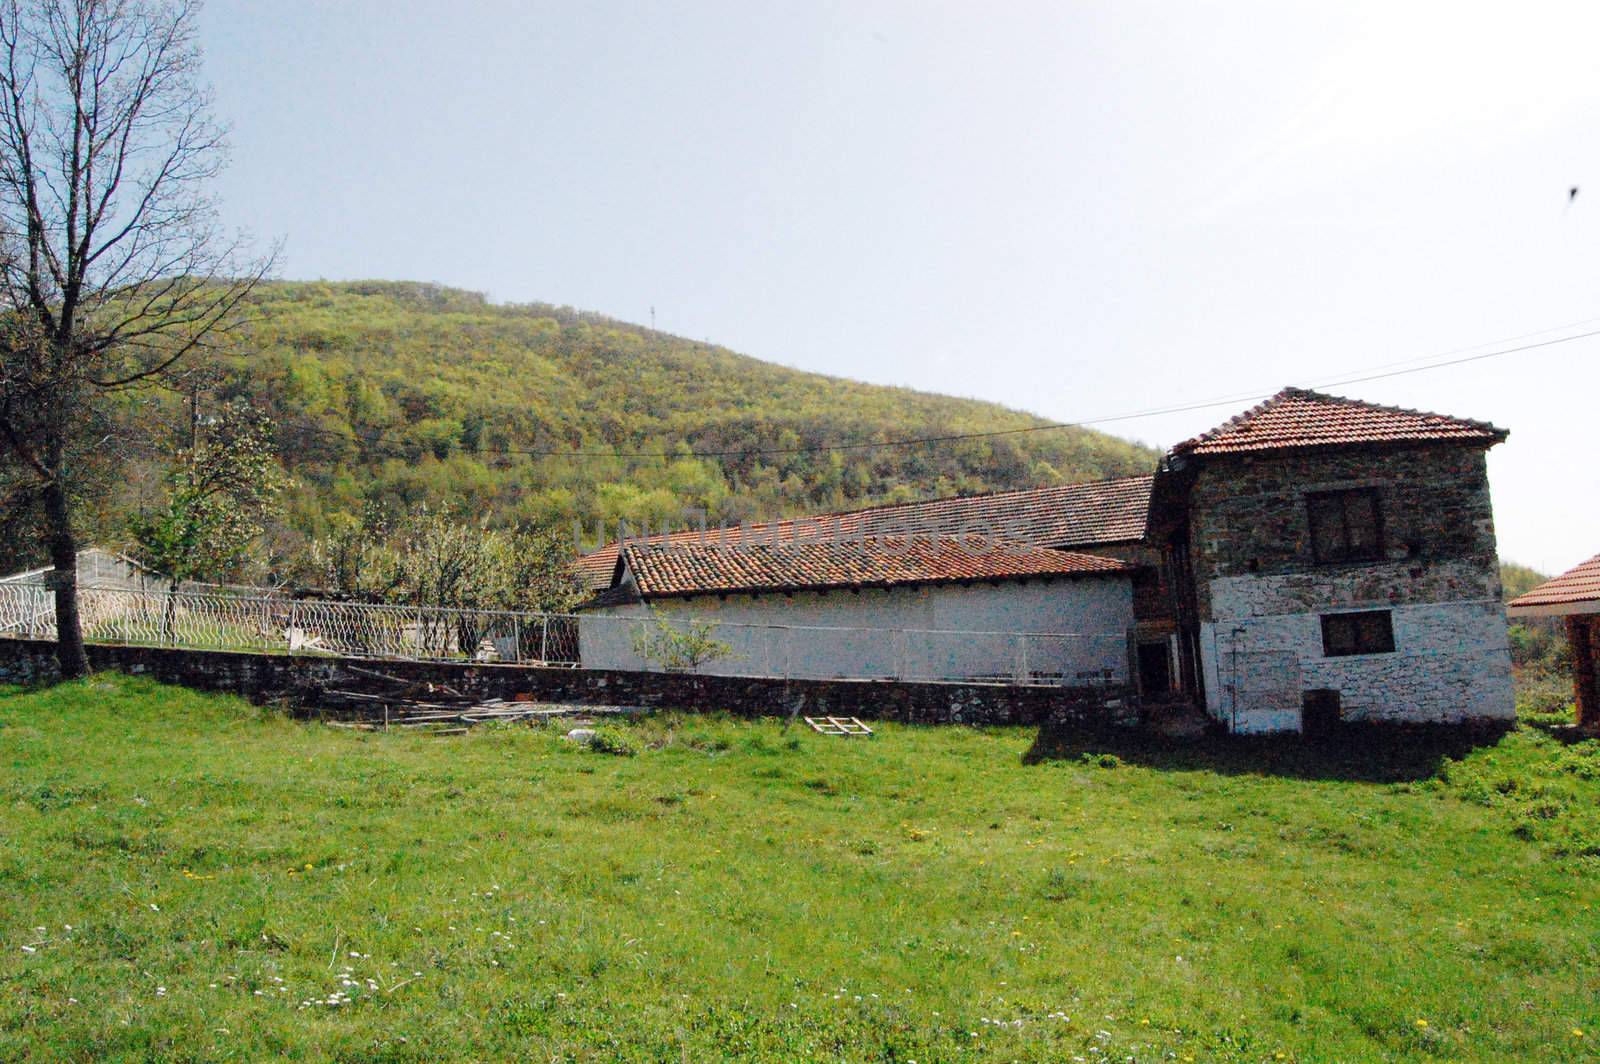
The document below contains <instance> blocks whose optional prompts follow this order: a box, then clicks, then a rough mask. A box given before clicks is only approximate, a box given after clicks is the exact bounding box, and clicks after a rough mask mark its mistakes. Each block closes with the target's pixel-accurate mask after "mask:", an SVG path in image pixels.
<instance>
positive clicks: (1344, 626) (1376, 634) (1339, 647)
mask: <svg viewBox="0 0 1600 1064" xmlns="http://www.w3.org/2000/svg"><path fill="white" fill-rule="evenodd" d="M1322 652H1323V653H1324V654H1326V655H1327V656H1328V657H1330V658H1337V657H1343V656H1345V655H1348V654H1392V653H1394V620H1393V615H1392V614H1391V613H1390V612H1389V611H1388V610H1364V611H1362V612H1361V613H1329V614H1325V615H1324V616H1323V618H1322Z"/></svg>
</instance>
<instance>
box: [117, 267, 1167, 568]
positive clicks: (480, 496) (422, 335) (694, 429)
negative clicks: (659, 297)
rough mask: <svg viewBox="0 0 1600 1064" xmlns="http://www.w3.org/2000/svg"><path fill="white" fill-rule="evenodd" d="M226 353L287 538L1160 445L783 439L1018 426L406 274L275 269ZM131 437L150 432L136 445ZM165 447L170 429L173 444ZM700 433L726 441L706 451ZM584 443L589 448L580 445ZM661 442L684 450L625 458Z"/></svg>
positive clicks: (942, 479)
mask: <svg viewBox="0 0 1600 1064" xmlns="http://www.w3.org/2000/svg"><path fill="white" fill-rule="evenodd" d="M250 317H251V318H252V319H253V321H252V323H251V325H250V326H249V328H248V330H247V331H246V332H245V333H243V334H241V335H240V337H239V338H238V339H237V340H236V341H235V343H234V345H233V347H232V348H231V349H230V350H228V351H227V352H225V353H223V354H222V355H220V356H218V357H219V362H218V366H219V369H220V371H221V375H220V379H217V380H213V381H211V382H209V383H208V384H207V385H206V386H205V388H204V391H203V395H202V399H201V407H202V410H201V414H202V417H203V416H204V413H205V409H204V408H205V407H206V406H207V405H208V404H221V403H222V402H224V401H227V400H237V399H240V398H247V399H249V400H250V402H251V404H252V405H254V406H256V407H258V408H262V409H265V410H267V411H268V412H270V414H271V416H272V417H273V419H274V420H275V421H276V424H277V429H276V437H277V443H278V449H279V452H280V455H281V461H282V463H283V465H284V467H285V469H286V471H287V472H288V473H289V474H290V476H291V477H292V478H293V482H294V485H293V487H292V488H291V489H290V490H289V492H288V494H287V496H286V498H287V506H286V513H285V516H284V519H283V521H282V522H281V523H280V524H278V525H277V526H276V527H275V528H274V529H273V532H272V535H271V537H270V540H271V550H272V552H273V553H274V554H276V555H278V556H279V557H280V558H284V557H289V556H292V555H293V554H294V553H295V552H296V551H298V550H301V549H303V547H304V544H305V542H306V540H307V539H308V538H310V537H316V536H320V535H323V534H325V532H326V531H327V530H328V528H329V524H330V518H333V517H334V515H338V514H349V515H354V514H359V513H361V512H363V511H364V510H373V509H376V510H378V511H381V512H385V513H388V514H390V515H399V514H403V513H408V512H414V511H415V510H417V509H418V508H420V507H422V506H427V507H429V508H431V509H444V510H449V511H452V512H456V511H459V512H460V513H461V514H463V515H464V516H466V517H468V518H471V519H473V520H480V521H485V522H487V523H492V524H504V525H512V524H518V523H527V522H542V523H550V522H556V523H559V524H561V525H563V526H566V525H569V524H570V523H571V521H572V520H573V519H574V518H577V519H581V520H583V521H584V522H585V524H586V527H587V528H589V529H591V530H592V529H594V528H595V526H596V523H597V522H599V521H601V520H604V521H606V522H608V524H609V525H610V526H612V527H614V526H615V523H616V521H617V520H619V519H626V520H628V521H629V522H630V523H631V524H633V526H634V527H638V526H639V525H640V524H641V523H644V522H648V523H649V524H650V525H651V527H659V526H660V525H661V524H662V523H663V522H670V523H678V524H681V523H682V521H683V513H684V510H685V508H690V507H698V508H701V509H703V510H705V511H706V512H707V513H708V515H709V517H710V519H711V520H712V521H714V522H715V521H724V520H726V521H737V520H741V519H747V518H756V517H770V516H780V515H788V514H794V513H798V512H808V511H817V510H827V509H835V508H840V507H849V506H855V505H863V504H868V503H875V502H880V501H894V500H905V499H914V498H926V497H929V496H934V495H946V494H954V493H972V492H981V491H989V490H996V489H1006V488H1016V487H1024V486H1031V485H1040V484H1053V483H1061V482H1065V481H1076V480H1086V479H1092V478H1097V477H1106V476H1115V475H1119V474H1125V473H1132V472H1144V471H1146V470H1149V469H1150V468H1151V467H1152V465H1153V463H1154V460H1155V454H1154V453H1153V452H1152V451H1150V450H1148V449H1146V448H1143V447H1140V446H1137V445H1135V444H1131V443H1128V442H1126V441H1124V440H1120V439H1117V438H1114V437H1111V436H1107V435H1104V434H1101V433H1097V432H1091V431H1085V430H1064V431H1050V432H1042V433H1030V434H1024V435H1021V436H1006V437H998V438H994V439H988V440H974V441H964V442H959V443H941V444H936V445H919V446H913V447H896V448H871V449H858V450H846V451H823V452H806V451H796V452H794V453H787V454H782V453H779V454H773V453H765V454H764V453H761V452H763V451H766V452H770V451H773V450H775V449H776V450H781V449H789V448H805V447H811V446H816V445H822V444H837V443H867V442H872V441H881V440H894V439H904V438H908V437H924V436H940V435H949V434H955V433H964V432H982V431H990V430H996V429H1010V428H1019V427H1024V426H1028V425H1033V424H1039V423H1040V422H1039V420H1038V419H1036V418H1034V417H1032V416H1030V415H1027V414H1022V413H1018V412H1015V411H1011V410H1007V409H1005V408H1002V407H999V406H996V405H993V404H989V403H981V402H975V401H970V400H964V399H953V398H949V397H945V396H938V395H929V394H926V393H921V392H915V391H911V390H907V389H902V388H888V387H879V386H873V385H867V384H860V383H856V382H853V381H847V380H841V379H836V378H830V377H824V376H820V375H817V374H810V373H802V372H799V371H796V370H792V369H787V368H784V367H780V366H775V365H772V364H769V363H765V362H761V361H758V360H756V359H754V358H749V357H745V356H742V355H738V354H735V353H733V352H731V351H728V350H726V349H724V348H721V347H717V346H715V345H710V344H704V343H697V342H694V341H690V340H686V339H683V338H680V337H676V336H670V335H667V334H665V333H660V332H655V331H652V330H649V329H645V328H641V327H639V326H635V325H630V324H627V323H624V322H619V321H614V320H610V319H606V318H603V317H600V316H597V315H592V314H586V313H580V312H577V311H573V310H571V309H570V308H557V307H551V306H544V305H539V304H530V305H491V304H490V303H488V302H487V301H486V300H485V299H484V298H483V297H482V296H481V295H478V294H476V293H472V292H465V291H459V290H455V289H449V288H443V287H440V286H437V285H428V284H414V283H403V282H353V283H320V282H316V283H299V282H294V283H275V284H270V285H267V286H264V287H263V288H261V289H260V290H259V291H258V292H257V293H256V295H255V297H254V304H253V306H252V308H251V314H250ZM136 409H137V411H138V412H137V413H130V414H129V415H128V417H129V419H130V421H131V422H132V423H131V424H129V425H125V426H124V429H125V430H127V432H128V433H129V435H130V437H132V438H136V439H138V440H141V441H143V442H145V443H146V444H148V443H149V442H150V441H159V440H160V439H161V438H162V435H161V433H162V431H163V430H162V429H161V428H160V426H168V427H169V429H170V427H171V426H174V425H176V426H179V427H180V432H179V433H178V438H179V440H180V441H181V438H182V432H181V427H182V426H183V425H184V424H185V423H186V422H187V417H186V414H187V409H186V405H185V399H184V397H183V396H182V395H181V394H178V393H176V392H175V393H172V394H166V395H163V396H161V397H158V398H157V399H155V400H153V401H149V400H147V401H145V402H143V403H141V404H140V405H139V406H138V407H137V408H136ZM136 449H137V448H136ZM163 450H164V449H163V448H162V447H160V446H155V447H149V446H146V447H144V448H143V452H144V453H143V455H142V457H141V458H140V459H139V460H138V461H137V462H136V463H135V465H136V467H137V468H136V469H135V470H134V471H133V473H132V474H131V475H128V476H125V477H119V478H118V483H120V484H121V485H123V486H122V487H121V488H120V489H119V490H117V491H114V492H112V493H111V494H109V495H107V496H104V497H103V498H102V500H101V501H102V503H103V505H101V506H100V507H99V508H98V513H97V514H96V515H95V518H94V520H95V522H96V523H97V525H98V527H96V528H93V529H87V530H86V531H88V532H89V533H90V534H91V535H93V536H95V537H96V538H100V539H104V538H106V537H114V536H115V535H116V525H117V523H118V521H119V520H120V519H121V517H122V516H123V515H124V514H125V513H126V511H128V510H129V509H130V508H137V507H138V506H139V505H141V497H142V495H148V492H149V487H150V485H151V484H153V483H155V481H156V477H157V473H158V469H159V466H160V464H161V463H162V461H163ZM170 450H171V448H170V447H167V448H165V451H166V452H167V453H170ZM691 450H692V451H696V452H726V453H724V454H720V455H719V456H716V457H703V458H696V457H691V456H690V455H689V452H690V451H691ZM577 452H584V453H583V454H579V453H577ZM636 452H647V453H648V452H667V453H669V454H674V455H676V457H670V458H662V457H627V456H626V455H628V454H631V453H636Z"/></svg>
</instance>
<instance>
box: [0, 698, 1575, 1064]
mask: <svg viewBox="0 0 1600 1064" xmlns="http://www.w3.org/2000/svg"><path fill="white" fill-rule="evenodd" d="M1550 719H1552V720H1554V719H1564V718H1550ZM617 732H618V733H620V734H619V737H620V739H621V741H622V742H623V743H625V744H626V745H628V746H631V747H632V748H633V749H635V750H637V751H638V754H637V756H632V757H625V756H608V755H606V754H604V753H600V752H597V751H594V750H587V749H584V748H582V747H579V746H577V745H576V744H574V743H571V742H567V741H566V740H564V739H563V738H561V729H560V728H549V729H544V728H525V727H517V728H506V729H490V728H483V729H479V730H475V731H474V732H473V733H472V734H469V735H464V736H457V737H443V738H439V737H428V736H419V735H409V734H406V735H402V734H382V733H375V734H352V733H350V732H348V731H337V730H335V729H332V728H325V727H323V726H321V725H318V724H314V723H294V722H292V721H290V720H288V719H287V718H285V717H283V716H280V715H276V714H273V713H270V712H266V711H262V710H257V709H253V708H251V707H250V706H247V705H245V704H244V703H242V702H239V701H237V700H234V699H231V698H222V697H211V696H205V695H200V694H195V693H192V692H187V691H182V690H178V689H173V688H162V687H158V686H156V685H154V684H151V683H148V682H145V681H136V680H124V679H118V678H116V677H99V678H96V679H94V680H91V681H88V682H85V683H80V684H64V685H61V686H58V687H55V688H53V689H50V690H46V691H39V692H21V691H14V690H13V691H4V690H0V737H3V740H0V763H3V766H4V773H3V775H4V783H3V784H0V888H3V889H0V946H3V948H0V987H4V993H0V1059H5V1060H37V1061H60V1060H83V1061H88V1060H95V1061H136V1060H137V1061H147V1060H223V1059H229V1060H305V1061H323V1060H345V1061H357V1060H360V1061H410V1060H415V1061H443V1060H481V1061H499V1060H507V1061H511V1060H563V1061H640V1062H643V1061H678V1060H692V1061H722V1060H742V1061H783V1062H791V1061H813V1060H815V1061H824V1060H825V1061H863V1062H864V1061H895V1062H899V1064H907V1062H909V1061H920V1062H924V1064H926V1062H930V1061H947V1062H957V1061H972V1062H978V1061H1012V1060H1016V1061H1075V1060H1084V1061H1095V1060H1115V1061H1124V1060H1134V1061H1140V1062H1151V1064H1154V1062H1180V1061H1194V1062H1234V1064H1274V1062H1276V1061H1291V1062H1292V1061H1299V1062H1306V1064H1309V1062H1312V1061H1318V1062H1328V1061H1338V1062H1355V1061H1485V1062H1489V1061H1494V1062H1501V1061H1535V1060H1537V1061H1552V1062H1554V1061H1579V1060H1594V1059H1595V1043H1596V1042H1597V1041H1600V887H1597V882H1600V881H1597V879H1596V876H1595V872H1596V863H1597V861H1600V858H1597V857H1596V856H1595V855H1596V854H1600V828H1597V825H1596V818H1595V817H1594V813H1593V811H1594V809H1595V807H1596V803H1597V802H1600V742H1595V741H1593V740H1591V741H1588V742H1584V743H1578V744H1574V745H1570V746H1568V745H1565V744H1563V743H1561V742H1559V741H1557V740H1556V739H1555V738H1553V737H1551V736H1550V735H1549V734H1547V733H1546V732H1545V731H1543V730H1541V729H1540V728H1538V727H1524V728H1523V729H1521V730H1519V731H1517V732H1514V733H1512V734H1510V735H1508V736H1506V737H1505V738H1503V739H1501V740H1500V741H1499V742H1498V743H1496V744H1494V745H1491V746H1485V747H1481V748H1478V749H1467V748H1465V747H1463V746H1462V745H1461V744H1460V743H1459V741H1457V740H1458V739H1459V737H1455V738H1450V737H1440V738H1441V740H1442V741H1441V742H1437V743H1429V742H1427V741H1426V740H1424V739H1422V738H1421V737H1420V736H1419V737H1416V738H1415V740H1414V741H1413V742H1411V743H1409V744H1408V743H1397V742H1394V741H1393V738H1392V737H1388V736H1384V737H1381V738H1379V739H1377V740H1376V741H1372V742H1366V743H1358V742H1349V743H1340V744H1337V745H1326V746H1319V745H1317V744H1307V743H1302V742H1300V741H1299V740H1297V739H1287V740H1270V741H1269V740H1261V741H1256V742H1249V741H1240V740H1230V741H1223V740H1218V741H1214V742H1206V743H1201V744H1197V745H1194V746H1186V747H1170V746H1165V747H1163V746H1155V745H1143V744H1140V743H1138V742H1137V741H1136V740H1134V739H1132V738H1126V737H1125V738H1123V739H1121V740H1106V739H1101V740H1085V739H1083V738H1082V737H1073V736H1070V735H1065V736H1053V737H1048V738H1047V739H1039V738H1037V737H1036V735H1035V732H1034V731H1033V730H1032V729H1021V728H994V729H972V728H957V727H946V728H938V727H907V726H896V725H884V726H882V727H881V728H880V729H879V733H878V737H877V738H875V739H872V740H862V741H844V740H840V739H837V738H829V737H826V736H821V735H817V734H814V733H813V732H811V731H809V730H808V729H805V728H803V727H800V728H795V727H789V728H785V727H784V726H783V724H782V723H781V722H779V721H773V720H768V721H760V722H736V721H730V720H727V719H723V718H717V717H714V716H693V717H680V716H674V715H670V714H668V715H658V716H654V717H649V718H646V719H643V720H641V721H639V722H637V723H635V724H630V725H622V726H620V727H618V728H617ZM1106 743H1113V744H1115V745H1109V746H1108V745H1104V744H1106Z"/></svg>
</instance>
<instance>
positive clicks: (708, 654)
mask: <svg viewBox="0 0 1600 1064" xmlns="http://www.w3.org/2000/svg"><path fill="white" fill-rule="evenodd" d="M716 630H717V622H716V621H694V620H686V621H684V622H683V624H682V626H681V627H680V626H678V625H674V624H673V623H672V622H671V621H670V620H668V619H667V618H666V617H663V616H662V615H661V614H659V613H656V614H652V616H651V622H650V624H649V625H648V626H646V627H644V628H642V629H640V630H639V632H637V633H636V634H635V635H634V637H633V652H634V653H635V654H637V655H639V656H640V657H641V658H643V659H645V660H646V661H648V662H651V663H652V664H655V665H659V666H660V667H661V668H663V669H666V670H667V671H669V672H689V671H691V670H693V669H697V668H699V667H700V666H701V665H704V664H707V663H708V662H712V661H717V660H720V659H722V658H726V657H729V656H731V655H732V654H733V647H731V646H729V645H728V644H727V643H724V642H722V641H721V640H719V639H716V638H714V633H715V632H716Z"/></svg>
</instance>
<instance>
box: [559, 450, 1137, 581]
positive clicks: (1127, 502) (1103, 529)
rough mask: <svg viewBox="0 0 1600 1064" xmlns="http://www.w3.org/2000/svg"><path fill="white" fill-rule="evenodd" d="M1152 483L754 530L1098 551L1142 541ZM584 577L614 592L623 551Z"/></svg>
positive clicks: (878, 509)
mask: <svg viewBox="0 0 1600 1064" xmlns="http://www.w3.org/2000/svg"><path fill="white" fill-rule="evenodd" d="M1154 479H1155V478H1154V477H1151V476H1136V477H1118V478H1116V479H1114V480H1097V481H1092V482H1090V483H1087V484H1063V485H1059V486H1057V487H1052V488H1029V489H1026V490H1023V491H1003V492H997V493H994V494H991V495H968V496H964V497H961V498H952V499H933V500H930V501H928V502H911V503H899V504H896V505H893V506H874V507H869V508H867V509H864V510H851V511H847V512H845V513H837V514H821V515H818V516H816V517H802V518H794V519H790V520H783V521H771V522H766V523H763V524H754V525H751V526H749V531H750V532H751V534H752V538H756V537H759V538H761V539H763V540H765V539H769V538H770V539H775V540H776V541H777V542H779V543H783V542H786V541H789V540H793V539H794V538H796V535H797V534H798V535H799V537H800V538H802V539H804V538H807V537H811V538H816V537H817V534H818V533H819V531H820V532H822V533H829V532H832V531H834V530H835V529H837V530H838V531H839V532H840V533H841V534H845V535H856V536H870V535H894V534H897V533H898V534H900V535H905V534H907V533H911V534H918V533H920V534H924V535H933V534H939V535H946V536H948V535H957V534H961V533H964V532H973V533H978V534H987V535H994V536H998V537H1001V538H1006V539H1009V540H1012V541H1015V542H1019V543H1031V544H1035V545H1038V546H1046V547H1093V546H1100V545H1106V544H1112V543H1137V542H1138V541H1139V540H1141V539H1143V538H1144V534H1145V525H1146V522H1147V520H1148V518H1149V512H1150V485H1151V483H1152V482H1153V480H1154ZM720 534H721V535H722V536H723V537H724V538H723V539H722V540H721V542H723V543H725V544H727V545H729V546H732V545H736V544H738V543H741V542H743V539H744V532H743V530H741V529H740V528H738V527H733V528H728V529H725V530H721V532H720ZM718 535H719V531H718V530H715V529H713V530H710V531H708V532H705V533H701V532H699V531H694V530H691V531H687V532H675V533H672V534H671V535H667V536H660V535H653V536H650V537H649V540H648V542H650V543H652V544H657V543H668V544H677V543H694V542H697V541H700V540H702V539H711V540H713V541H715V540H716V537H717V536H718ZM577 564H578V571H579V573H580V575H581V577H582V578H583V581H584V583H585V585H586V586H587V587H589V588H590V589H591V590H598V589H600V588H604V587H608V586H610V584H611V574H612V571H613V570H614V569H615V568H616V565H617V544H615V543H610V544H607V545H606V546H604V547H601V548H600V549H599V550H597V551H594V552H593V553H590V554H586V555H584V556H583V557H581V558H579V559H578V563H577Z"/></svg>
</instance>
